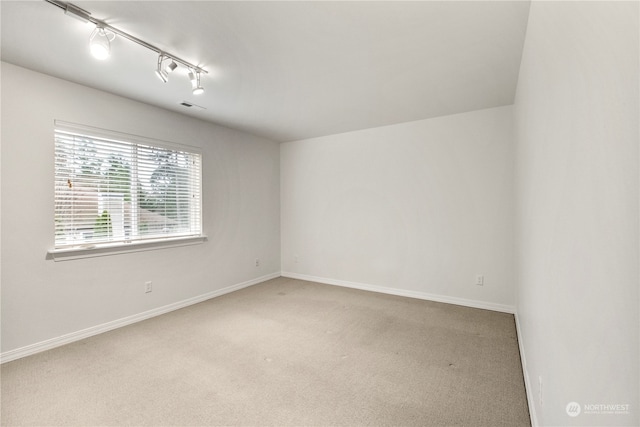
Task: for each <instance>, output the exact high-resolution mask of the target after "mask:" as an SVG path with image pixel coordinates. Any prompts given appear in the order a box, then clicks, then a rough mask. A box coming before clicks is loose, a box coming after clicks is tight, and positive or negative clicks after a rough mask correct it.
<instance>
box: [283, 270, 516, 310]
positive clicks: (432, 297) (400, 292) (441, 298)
mask: <svg viewBox="0 0 640 427" xmlns="http://www.w3.org/2000/svg"><path fill="white" fill-rule="evenodd" d="M281 275H282V277H289V278H291V279H299V280H306V281H309V282H318V283H324V284H326V285H335V286H344V287H346V288H354V289H361V290H363V291H371V292H379V293H383V294H390V295H397V296H401V297H410V298H417V299H423V300H428V301H436V302H444V303H447V304H455V305H462V306H465V307H472V308H481V309H484V310H492V311H499V312H502V313H509V314H514V313H515V307H514V306H511V305H505V304H495V303H491V302H485V301H475V300H470V299H465V298H457V297H450V296H446V295H436V294H429V293H426V292H418V291H408V290H404V289H396V288H386V287H384V286H376V285H368V284H365V283H357V282H348V281H346V280H337V279H328V278H326V277H316V276H309V275H306V274H298V273H291V272H287V271H283V272H282V273H281Z"/></svg>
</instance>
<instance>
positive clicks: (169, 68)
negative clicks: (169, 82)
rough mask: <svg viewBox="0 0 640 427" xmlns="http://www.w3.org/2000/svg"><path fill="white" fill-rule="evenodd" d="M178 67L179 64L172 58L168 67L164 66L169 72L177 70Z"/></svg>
mask: <svg viewBox="0 0 640 427" xmlns="http://www.w3.org/2000/svg"><path fill="white" fill-rule="evenodd" d="M176 68H178V64H176V62H175V61H174V60H173V59H172V60H171V62H169V63H168V64H167V66H166V67H164V70H165V71H166V72H167V73H170V72H172V71H173V70H175V69H176Z"/></svg>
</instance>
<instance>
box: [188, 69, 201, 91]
mask: <svg viewBox="0 0 640 427" xmlns="http://www.w3.org/2000/svg"><path fill="white" fill-rule="evenodd" d="M189 80H191V91H192V92H193V94H194V95H200V94H202V93H204V88H203V87H202V86H200V71H195V72H194V71H189Z"/></svg>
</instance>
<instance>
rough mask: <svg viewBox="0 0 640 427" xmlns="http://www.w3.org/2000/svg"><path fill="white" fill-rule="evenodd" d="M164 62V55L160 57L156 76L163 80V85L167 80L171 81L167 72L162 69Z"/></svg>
mask: <svg viewBox="0 0 640 427" xmlns="http://www.w3.org/2000/svg"><path fill="white" fill-rule="evenodd" d="M163 60H164V56H163V55H160V56H158V68H156V76H158V78H159V79H160V80H162V82H163V83H166V82H167V80H169V75H168V74H167V72H166V71H165V70H163V69H162V61H163Z"/></svg>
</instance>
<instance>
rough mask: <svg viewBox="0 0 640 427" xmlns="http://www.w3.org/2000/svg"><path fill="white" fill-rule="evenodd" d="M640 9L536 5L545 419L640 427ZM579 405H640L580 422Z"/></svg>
mask: <svg viewBox="0 0 640 427" xmlns="http://www.w3.org/2000/svg"><path fill="white" fill-rule="evenodd" d="M638 14H639V10H638V3H637V2H627V3H622V2H620V3H618V2H542V1H541V2H537V1H534V2H533V3H532V5H531V10H530V16H529V25H528V31H527V37H526V42H525V48H524V54H523V60H522V65H521V69H520V77H519V84H518V90H517V97H516V103H515V105H516V107H515V117H516V133H517V149H516V151H517V163H516V174H517V186H516V190H517V191H516V194H517V208H516V210H517V220H516V230H517V231H516V234H517V247H518V255H517V266H518V267H517V277H518V280H517V282H518V284H519V287H518V297H517V301H518V302H517V310H518V318H519V323H520V340H521V344H522V345H523V346H524V349H525V355H526V374H527V376H528V380H529V392H530V395H531V396H532V397H533V401H534V402H533V403H534V405H533V406H532V407H531V408H530V409H531V411H532V412H534V413H535V416H536V418H537V420H538V422H539V424H540V425H545V426H552V425H635V426H637V425H640V417H639V409H638V406H639V403H640V400H639V394H638V379H639V373H638V365H639V363H640V360H639V353H638V346H639V342H638V337H639V333H640V331H639V327H640V326H639V325H640V318H639V300H638V297H639V296H638V287H639V275H638V260H639V251H638V244H639V240H638V224H639V216H638V207H639V205H638V194H639V186H638V155H639V152H638V144H639V137H640V135H639V131H638V125H639V123H638V115H639V113H640V111H639V108H638V95H639V93H638V78H639V75H640V74H639V72H640V70H639V69H638V51H639V47H640V46H639V43H638V37H639V31H638V29H639V28H638ZM539 377H541V378H542V384H543V385H542V405H541V404H540V402H539V386H538V378H539ZM572 401H575V402H577V403H579V404H580V405H585V404H630V405H631V408H630V409H631V412H632V413H631V414H629V415H589V414H585V413H584V412H583V413H582V414H580V415H578V416H577V417H575V418H571V417H569V416H568V415H567V413H566V411H565V408H566V405H567V404H568V403H569V402H572ZM582 410H583V411H584V406H583V407H582Z"/></svg>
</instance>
